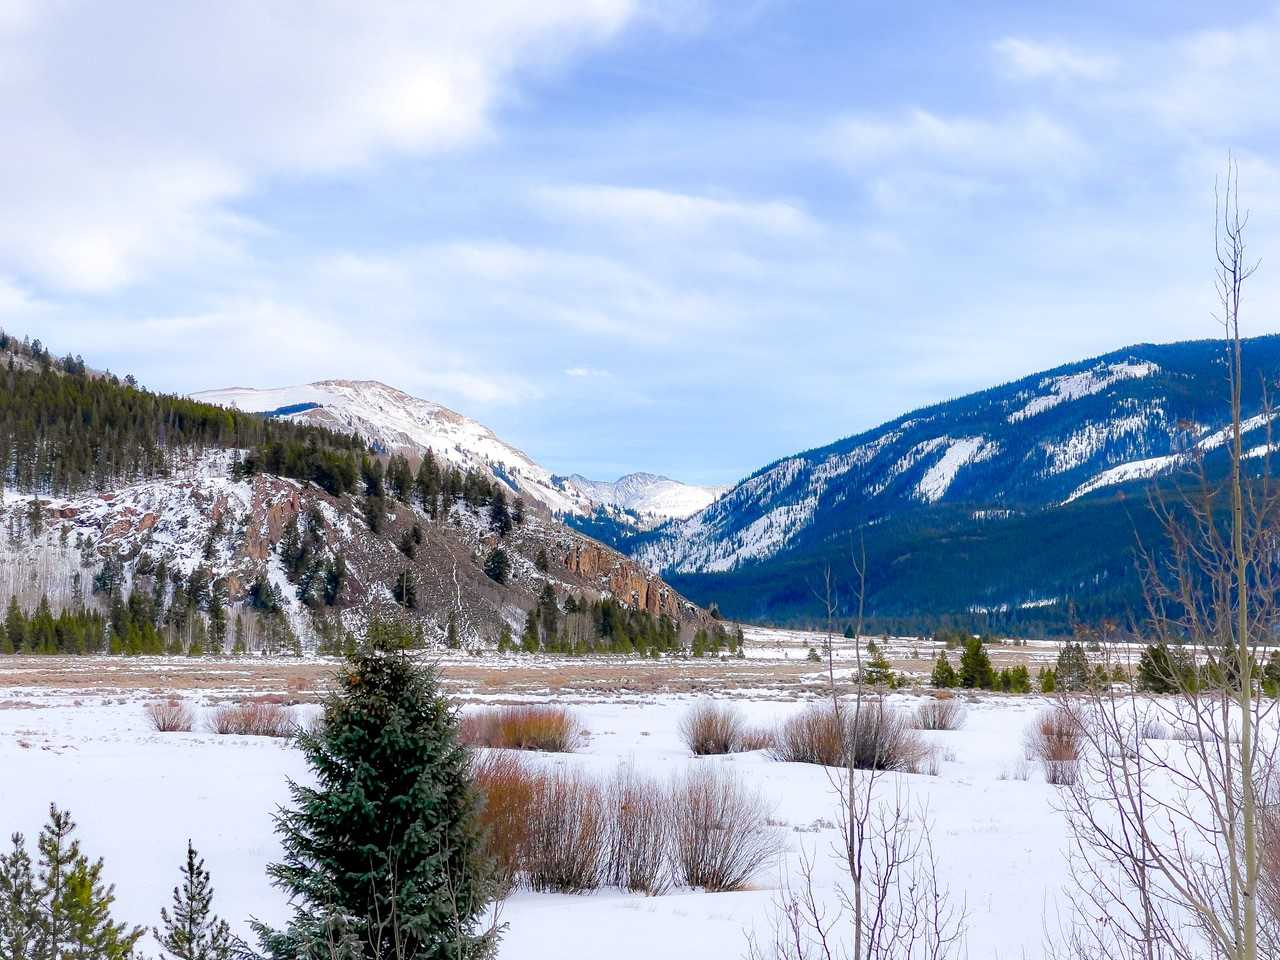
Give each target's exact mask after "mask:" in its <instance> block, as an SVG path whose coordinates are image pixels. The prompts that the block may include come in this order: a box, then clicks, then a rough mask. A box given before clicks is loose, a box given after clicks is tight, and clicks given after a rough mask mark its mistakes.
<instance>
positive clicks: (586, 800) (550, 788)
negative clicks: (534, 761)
mask: <svg viewBox="0 0 1280 960" xmlns="http://www.w3.org/2000/svg"><path fill="white" fill-rule="evenodd" d="M608 842H609V822H608V818H607V815H606V811H605V802H604V791H603V790H601V788H600V784H599V783H597V782H596V781H595V780H594V779H593V778H591V777H590V776H588V775H587V774H584V773H581V772H577V771H574V772H570V771H558V772H556V773H548V774H544V775H542V776H540V777H538V778H537V779H536V780H535V788H534V791H533V797H532V799H531V801H530V804H529V811H528V825H527V833H526V838H525V843H524V845H523V846H524V855H525V863H524V867H525V875H526V878H527V880H528V883H529V886H530V887H532V888H533V889H534V890H538V891H541V892H554V893H582V892H584V891H586V890H594V889H595V888H596V887H598V886H600V880H601V876H602V874H603V873H604V869H605V854H606V852H607V849H608Z"/></svg>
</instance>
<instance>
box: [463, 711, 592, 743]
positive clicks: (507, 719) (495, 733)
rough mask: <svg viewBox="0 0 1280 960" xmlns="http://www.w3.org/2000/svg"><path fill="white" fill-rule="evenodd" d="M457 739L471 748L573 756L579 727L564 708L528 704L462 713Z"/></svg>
mask: <svg viewBox="0 0 1280 960" xmlns="http://www.w3.org/2000/svg"><path fill="white" fill-rule="evenodd" d="M458 736H459V738H460V739H461V740H462V742H463V743H464V744H466V745H467V746H470V747H495V748H499V749H506V750H542V751H546V752H548V753H573V752H574V751H575V750H577V749H578V747H579V746H581V744H582V736H583V730H582V724H581V722H580V721H579V720H578V717H577V715H576V714H575V713H574V712H573V711H572V710H570V709H568V708H567V707H560V706H555V705H553V704H528V705H517V706H501V707H490V708H487V709H483V710H475V711H470V712H467V713H464V714H463V715H462V717H461V719H460V720H459V722H458Z"/></svg>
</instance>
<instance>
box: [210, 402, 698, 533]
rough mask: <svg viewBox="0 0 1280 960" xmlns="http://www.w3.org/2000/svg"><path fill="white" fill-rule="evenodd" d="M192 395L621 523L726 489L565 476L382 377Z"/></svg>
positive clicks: (693, 503)
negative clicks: (477, 474)
mask: <svg viewBox="0 0 1280 960" xmlns="http://www.w3.org/2000/svg"><path fill="white" fill-rule="evenodd" d="M190 396H191V397H192V398H193V399H196V400H200V401H203V402H206V403H214V404H217V405H219V406H226V407H233V408H236V409H240V410H243V411H246V412H255V413H262V414H265V415H273V414H275V415H278V416H282V417H283V418H285V419H291V420H303V421H309V422H314V423H317V424H319V425H322V426H325V427H328V428H329V429H331V430H337V431H341V432H356V433H359V434H360V435H361V436H362V437H364V438H365V439H367V440H369V441H370V442H371V443H373V444H374V445H375V447H376V448H379V449H380V450H381V451H382V452H385V453H400V454H404V455H408V456H411V457H421V456H422V455H423V454H424V453H425V452H426V451H427V450H428V449H430V450H432V452H433V453H434V455H435V456H436V457H439V458H442V459H444V460H445V461H447V462H450V463H453V464H454V465H456V466H459V467H461V468H464V469H466V468H479V469H483V470H485V471H486V472H487V473H489V474H490V475H491V476H492V477H493V479H496V480H500V481H502V482H503V483H505V484H507V486H508V487H509V488H510V489H511V490H512V491H513V492H515V493H518V494H520V495H522V496H528V497H531V498H533V499H535V500H537V501H538V502H539V503H541V504H542V505H543V506H544V507H546V508H547V509H548V510H549V511H551V512H552V513H553V514H558V515H561V516H568V517H572V516H589V515H591V514H594V513H596V512H597V510H600V509H603V510H605V511H606V512H608V513H610V514H611V516H613V517H614V519H615V520H616V521H618V522H619V523H622V524H624V525H626V526H629V527H638V528H643V527H647V526H653V525H654V524H656V523H657V522H660V521H662V520H666V519H670V518H672V517H680V516H687V515H688V514H689V513H692V512H694V511H695V510H697V509H699V508H701V507H703V506H705V505H706V504H707V503H709V502H710V501H711V500H712V499H714V496H715V495H716V492H718V491H719V489H720V488H712V487H701V486H696V485H694V484H685V483H681V482H680V481H677V480H672V479H670V478H669V477H663V476H659V475H657V474H650V473H632V474H627V475H625V476H623V477H621V478H619V480H617V481H613V482H608V481H598V480H588V479H587V478H585V477H582V476H579V475H570V476H567V477H566V476H559V475H556V474H554V473H552V472H551V471H550V470H548V469H546V468H545V467H543V466H542V465H541V464H539V463H537V462H536V461H535V460H534V459H533V458H532V457H530V456H529V455H528V454H526V453H525V452H524V451H523V450H521V449H519V448H518V447H516V446H514V445H513V444H510V443H508V442H507V441H505V440H503V439H502V438H500V437H499V436H498V435H497V434H496V433H495V432H494V431H493V430H491V429H490V428H489V427H487V426H485V425H484V424H481V423H479V422H478V421H476V420H473V419H471V418H470V417H467V416H466V415H465V414H462V413H459V412H458V411H456V410H453V409H451V408H449V407H446V406H444V405H443V404H440V403H436V402H435V401H432V400H426V399H423V398H421V397H415V396H413V395H412V394H409V393H407V392H406V391H404V390H400V389H399V388H396V387H392V386H390V385H388V384H385V383H383V382H381V381H379V380H354V379H328V380H317V381H314V382H312V383H307V384H299V385H296V386H291V387H267V388H257V387H227V388H222V389H217V390H202V391H197V392H194V393H192V394H190ZM281 411H283V412H281ZM640 478H643V481H644V482H640Z"/></svg>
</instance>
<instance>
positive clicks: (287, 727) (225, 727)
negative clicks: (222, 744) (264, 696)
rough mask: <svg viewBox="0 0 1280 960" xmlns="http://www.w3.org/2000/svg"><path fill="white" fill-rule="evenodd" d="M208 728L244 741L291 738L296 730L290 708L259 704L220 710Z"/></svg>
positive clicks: (246, 703)
mask: <svg viewBox="0 0 1280 960" xmlns="http://www.w3.org/2000/svg"><path fill="white" fill-rule="evenodd" d="M209 727H210V729H211V730H213V732H214V733H220V734H231V735H234V736H241V737H291V736H293V734H294V732H295V730H296V727H295V726H294V723H293V718H292V717H291V716H290V714H289V709H288V708H287V707H284V706H282V705H280V704H278V703H264V702H262V701H260V700H250V701H247V702H245V703H233V704H226V705H224V706H221V707H219V708H218V709H217V710H215V711H214V712H213V717H212V718H211V719H210V721H209Z"/></svg>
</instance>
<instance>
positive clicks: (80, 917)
mask: <svg viewBox="0 0 1280 960" xmlns="http://www.w3.org/2000/svg"><path fill="white" fill-rule="evenodd" d="M74 831H75V821H73V820H72V819H71V816H70V814H68V813H66V812H65V811H62V810H59V809H58V808H57V807H55V806H50V808H49V822H48V823H47V824H46V825H45V826H44V828H43V829H42V830H41V831H40V837H39V839H38V840H37V841H36V847H37V849H38V850H39V852H40V875H39V878H38V888H37V889H38V891H39V895H40V899H41V901H42V904H43V911H42V919H41V922H40V924H39V927H38V930H37V936H36V949H35V953H34V955H35V957H37V958H41V960H43V958H49V960H128V958H131V957H132V956H133V948H134V945H135V944H136V943H137V942H138V940H139V938H141V936H142V934H143V930H142V928H141V927H135V928H134V929H132V930H130V929H129V928H128V927H127V926H126V925H124V924H123V923H116V922H115V921H113V920H112V919H111V905H112V903H114V902H115V892H114V888H112V887H109V886H106V887H104V886H103V884H102V861H101V860H95V861H93V862H90V861H89V858H88V857H86V856H85V855H84V854H83V853H81V852H80V842H79V841H78V840H75V839H73V837H72V834H73V833H74Z"/></svg>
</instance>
